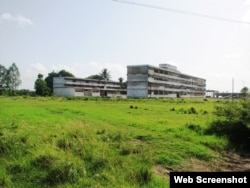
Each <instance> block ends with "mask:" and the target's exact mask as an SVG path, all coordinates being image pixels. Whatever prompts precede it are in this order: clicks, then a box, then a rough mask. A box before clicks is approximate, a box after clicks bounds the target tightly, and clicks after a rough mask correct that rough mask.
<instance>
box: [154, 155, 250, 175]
mask: <svg viewBox="0 0 250 188" xmlns="http://www.w3.org/2000/svg"><path fill="white" fill-rule="evenodd" d="M152 171H153V173H155V174H156V175H158V176H162V177H166V178H168V177H169V175H170V172H172V171H175V172H184V171H185V172H186V171H189V172H225V171H228V172H250V156H249V155H247V156H246V155H240V154H236V153H225V154H223V156H222V160H218V161H213V162H211V163H209V162H205V161H201V160H198V159H194V158H190V159H187V160H185V161H184V162H183V163H182V164H181V165H180V166H179V167H178V168H176V169H172V168H165V167H163V166H162V165H155V166H153V168H152Z"/></svg>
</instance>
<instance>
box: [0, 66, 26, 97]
mask: <svg viewBox="0 0 250 188" xmlns="http://www.w3.org/2000/svg"><path fill="white" fill-rule="evenodd" d="M20 84H21V79H20V72H19V69H18V67H17V65H16V64H15V63H12V65H11V66H10V67H9V68H8V69H6V68H5V67H4V66H3V65H1V64H0V94H4V93H7V94H8V95H15V91H16V89H17V87H18V86H19V85H20Z"/></svg>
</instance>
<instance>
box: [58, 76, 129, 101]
mask: <svg viewBox="0 0 250 188" xmlns="http://www.w3.org/2000/svg"><path fill="white" fill-rule="evenodd" d="M53 94H54V95H56V96H95V97H100V96H102V97H126V88H124V87H123V85H122V84H121V83H120V82H114V81H105V80H93V79H84V78H75V77H54V78H53Z"/></svg>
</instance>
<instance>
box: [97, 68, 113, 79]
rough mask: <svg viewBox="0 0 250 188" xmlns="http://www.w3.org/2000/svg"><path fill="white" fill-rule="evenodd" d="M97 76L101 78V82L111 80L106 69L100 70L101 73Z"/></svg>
mask: <svg viewBox="0 0 250 188" xmlns="http://www.w3.org/2000/svg"><path fill="white" fill-rule="evenodd" d="M99 75H100V76H101V77H102V78H103V79H102V80H110V79H111V75H110V72H109V71H108V69H106V68H104V69H102V71H101V73H100V74H99Z"/></svg>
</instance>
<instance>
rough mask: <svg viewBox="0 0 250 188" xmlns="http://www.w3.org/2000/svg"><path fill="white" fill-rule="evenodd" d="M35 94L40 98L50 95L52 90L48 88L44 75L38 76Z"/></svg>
mask: <svg viewBox="0 0 250 188" xmlns="http://www.w3.org/2000/svg"><path fill="white" fill-rule="evenodd" d="M35 93H36V94H37V95H38V96H48V95H49V93H50V89H49V88H48V87H47V83H46V82H45V80H43V75H42V74H38V76H37V79H36V81H35Z"/></svg>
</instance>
